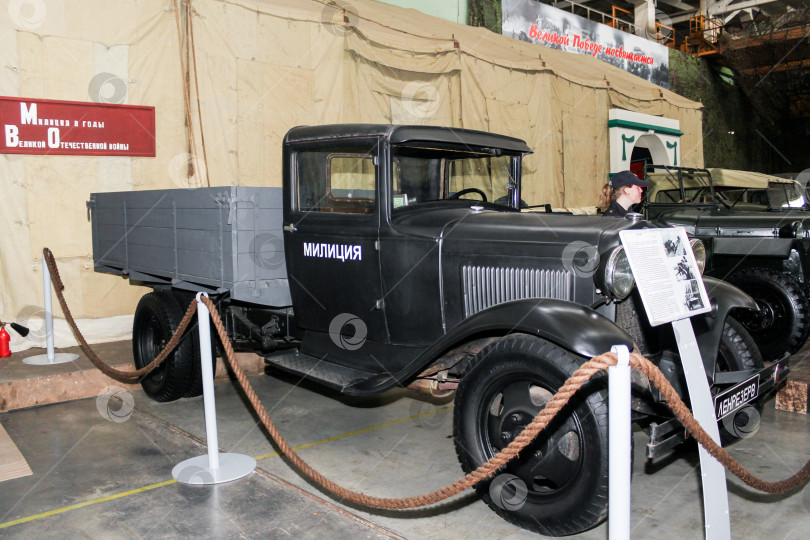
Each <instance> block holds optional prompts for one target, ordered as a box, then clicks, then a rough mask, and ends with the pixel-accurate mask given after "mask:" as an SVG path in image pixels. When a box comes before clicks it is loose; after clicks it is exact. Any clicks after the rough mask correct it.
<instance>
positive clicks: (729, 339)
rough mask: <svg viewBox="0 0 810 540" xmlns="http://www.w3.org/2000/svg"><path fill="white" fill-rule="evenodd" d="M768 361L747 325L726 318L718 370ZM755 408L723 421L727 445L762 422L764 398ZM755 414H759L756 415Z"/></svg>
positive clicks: (722, 433)
mask: <svg viewBox="0 0 810 540" xmlns="http://www.w3.org/2000/svg"><path fill="white" fill-rule="evenodd" d="M763 367H765V362H763V360H762V355H761V354H760V352H759V349H758V348H757V345H756V343H755V342H754V340H753V339H752V338H751V336H750V335H749V334H748V332H747V331H746V330H745V327H744V326H743V325H742V324H740V323H739V322H738V321H735V320H734V319H732V318H731V317H729V318H727V319H726V324H725V325H724V326H723V335H722V337H721V338H720V348H719V349H718V351H717V367H716V371H742V370H746V369H762V368H763ZM750 405H751V407H753V408H754V409H755V412H754V411H749V412H750V414H749V413H747V412H746V410H747V409H746V408H745V407H744V408H743V409H740V411H742V412H740V411H737V413H734V414H732V415H730V417H726V418H723V419H722V420H720V422H719V424H718V425H719V427H720V442H721V443H722V444H723V446H727V445H729V444H731V443H733V442H735V441H738V440H739V439H741V438H743V437H745V436H748V434H750V433H751V431H752V429H753V428H754V426H752V425H751V422H757V423H758V422H759V418H758V415H759V413H760V412H761V411H762V399H758V400H756V401H753V402H752V403H750ZM752 416H757V418H756V419H755V418H753V417H752Z"/></svg>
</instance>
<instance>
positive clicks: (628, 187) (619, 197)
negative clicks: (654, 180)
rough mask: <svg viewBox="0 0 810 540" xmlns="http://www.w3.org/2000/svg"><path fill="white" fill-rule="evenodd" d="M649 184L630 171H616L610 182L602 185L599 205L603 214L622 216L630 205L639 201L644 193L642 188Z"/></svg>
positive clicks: (628, 209)
mask: <svg viewBox="0 0 810 540" xmlns="http://www.w3.org/2000/svg"><path fill="white" fill-rule="evenodd" d="M648 185H650V183H649V182H648V181H646V180H642V179H640V178H639V177H638V176H636V175H635V174H633V172H632V171H621V172H618V173H616V174H615V175H614V176H613V178H611V180H610V182H608V183H607V184H605V185H604V186H602V194H601V196H600V197H599V207H600V208H601V209H602V212H603V214H602V215H605V216H613V217H624V215H625V214H627V212H629V211H630V207H631V206H633V205H634V204H638V203H640V202H641V199H642V197H643V195H644V192H643V191H642V189H643V188H645V187H647V186H648Z"/></svg>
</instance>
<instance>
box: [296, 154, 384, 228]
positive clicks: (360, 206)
mask: <svg viewBox="0 0 810 540" xmlns="http://www.w3.org/2000/svg"><path fill="white" fill-rule="evenodd" d="M375 155H376V148H375V147H374V146H371V145H369V146H345V147H334V148H317V149H311V150H299V151H298V152H297V153H296V156H295V166H296V175H295V182H296V195H297V196H296V199H297V201H296V202H297V206H298V208H297V209H298V210H299V211H301V212H339V213H348V214H372V213H374V209H375V206H376V205H375V202H376V200H377V166H376V165H375Z"/></svg>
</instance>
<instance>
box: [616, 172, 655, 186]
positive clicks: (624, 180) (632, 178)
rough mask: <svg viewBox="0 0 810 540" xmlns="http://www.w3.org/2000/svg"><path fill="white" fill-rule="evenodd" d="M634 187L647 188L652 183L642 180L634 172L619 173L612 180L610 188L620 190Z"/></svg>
mask: <svg viewBox="0 0 810 540" xmlns="http://www.w3.org/2000/svg"><path fill="white" fill-rule="evenodd" d="M632 185H636V186H641V187H647V186H649V185H650V183H649V182H648V181H646V180H642V179H641V178H639V177H638V176H636V175H635V174H634V173H633V172H632V171H621V172H617V173H616V174H615V175H614V176H613V178H611V179H610V187H611V188H613V189H619V188H623V187H625V186H632Z"/></svg>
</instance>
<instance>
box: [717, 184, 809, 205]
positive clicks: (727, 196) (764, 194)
mask: <svg viewBox="0 0 810 540" xmlns="http://www.w3.org/2000/svg"><path fill="white" fill-rule="evenodd" d="M715 194H716V195H717V197H718V198H719V199H721V200H723V201H725V202H726V203H727V204H729V205H730V206H731V207H733V208H737V209H740V210H760V211H764V210H778V209H780V208H803V207H804V205H805V203H806V202H807V198H806V195H805V192H804V188H802V186H801V184H799V183H798V182H770V183H769V184H768V187H767V188H765V187H722V186H715Z"/></svg>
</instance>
